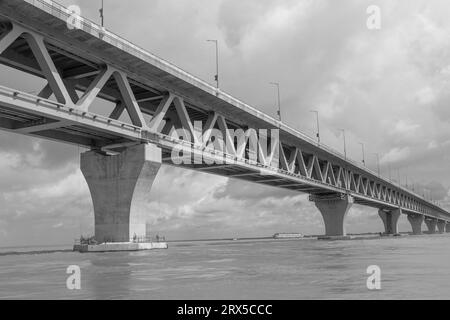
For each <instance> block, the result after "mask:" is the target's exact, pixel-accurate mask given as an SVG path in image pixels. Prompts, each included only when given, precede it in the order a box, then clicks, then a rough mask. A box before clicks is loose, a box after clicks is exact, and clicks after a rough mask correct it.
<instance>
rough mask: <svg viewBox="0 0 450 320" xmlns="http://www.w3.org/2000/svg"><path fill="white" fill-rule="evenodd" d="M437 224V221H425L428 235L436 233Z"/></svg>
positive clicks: (427, 219) (428, 219) (429, 219)
mask: <svg viewBox="0 0 450 320" xmlns="http://www.w3.org/2000/svg"><path fill="white" fill-rule="evenodd" d="M437 222H438V221H437V219H431V218H426V219H425V224H426V225H427V228H428V233H430V234H434V233H436V226H437Z"/></svg>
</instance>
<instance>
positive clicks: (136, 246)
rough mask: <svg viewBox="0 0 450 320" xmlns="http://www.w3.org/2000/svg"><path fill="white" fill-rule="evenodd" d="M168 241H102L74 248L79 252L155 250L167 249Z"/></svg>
mask: <svg viewBox="0 0 450 320" xmlns="http://www.w3.org/2000/svg"><path fill="white" fill-rule="evenodd" d="M167 248H168V245H167V243H166V242H148V243H134V242H112V243H102V244H96V245H89V244H84V245H75V246H74V248H73V250H74V251H78V252H83V253H84V252H118V251H141V250H155V249H167Z"/></svg>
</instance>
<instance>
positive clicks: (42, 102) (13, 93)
mask: <svg viewBox="0 0 450 320" xmlns="http://www.w3.org/2000/svg"><path fill="white" fill-rule="evenodd" d="M0 93H3V94H4V95H6V96H9V97H11V98H12V99H22V100H24V101H29V102H32V103H35V104H38V105H39V106H42V107H46V108H49V109H51V110H57V111H59V112H64V113H67V114H71V115H76V116H79V117H81V118H85V119H91V120H94V121H96V122H100V123H103V124H107V125H109V126H115V127H117V128H121V129H125V130H129V131H133V132H140V131H141V130H142V129H141V128H140V127H137V126H134V125H132V124H129V123H126V122H122V121H119V120H114V119H111V118H108V117H105V116H102V115H99V114H95V113H91V112H87V111H82V110H80V109H78V108H75V107H72V106H67V105H65V104H61V103H59V102H56V101H52V100H49V99H43V98H40V97H38V96H35V95H33V94H30V93H26V92H21V91H17V90H14V89H11V88H8V87H4V86H0Z"/></svg>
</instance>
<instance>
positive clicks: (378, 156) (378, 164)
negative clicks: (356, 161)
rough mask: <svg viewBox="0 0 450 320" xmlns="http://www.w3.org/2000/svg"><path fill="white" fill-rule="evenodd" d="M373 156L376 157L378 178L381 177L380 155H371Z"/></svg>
mask: <svg viewBox="0 0 450 320" xmlns="http://www.w3.org/2000/svg"><path fill="white" fill-rule="evenodd" d="M373 155H374V156H376V157H377V167H378V176H379V177H380V176H381V169H380V155H379V154H378V153H373Z"/></svg>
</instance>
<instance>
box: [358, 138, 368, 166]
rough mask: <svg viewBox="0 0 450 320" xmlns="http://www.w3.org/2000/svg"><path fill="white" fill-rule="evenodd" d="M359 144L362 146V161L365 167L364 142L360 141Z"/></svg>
mask: <svg viewBox="0 0 450 320" xmlns="http://www.w3.org/2000/svg"><path fill="white" fill-rule="evenodd" d="M359 144H360V145H361V148H362V163H363V165H364V167H365V166H366V152H365V150H364V143H362V142H360V143H359Z"/></svg>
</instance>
